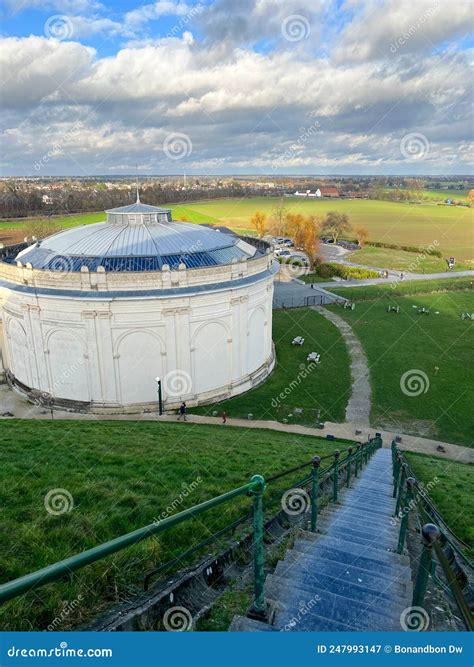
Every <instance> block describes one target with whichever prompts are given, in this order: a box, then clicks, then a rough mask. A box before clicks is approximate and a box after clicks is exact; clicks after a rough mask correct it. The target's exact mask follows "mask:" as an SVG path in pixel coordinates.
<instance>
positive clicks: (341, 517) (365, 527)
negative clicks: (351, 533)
mask: <svg viewBox="0 0 474 667" xmlns="http://www.w3.org/2000/svg"><path fill="white" fill-rule="evenodd" d="M392 518H393V517H387V519H385V520H384V521H381V522H380V523H377V525H375V524H374V523H370V522H368V521H360V520H359V521H356V522H354V521H353V520H350V519H349V517H348V515H345V514H344V513H342V512H340V513H332V512H322V514H320V515H319V516H318V520H317V524H316V525H319V526H326V527H329V526H338V525H339V526H345V527H347V528H351V529H352V530H357V531H358V532H360V531H362V532H363V533H364V534H366V535H367V536H368V537H372V535H373V536H378V535H380V536H382V535H388V536H390V537H393V536H394V535H395V534H396V533H397V530H395V531H394V525H393V522H392Z"/></svg>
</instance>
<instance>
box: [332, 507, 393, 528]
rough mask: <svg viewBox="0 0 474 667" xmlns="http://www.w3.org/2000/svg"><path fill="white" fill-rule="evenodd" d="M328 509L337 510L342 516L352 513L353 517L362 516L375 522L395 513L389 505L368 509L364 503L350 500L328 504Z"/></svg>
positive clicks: (333, 511)
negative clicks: (354, 502)
mask: <svg viewBox="0 0 474 667" xmlns="http://www.w3.org/2000/svg"><path fill="white" fill-rule="evenodd" d="M326 509H327V511H328V512H332V513H335V512H337V513H338V514H340V515H341V516H344V515H349V514H350V515H351V517H352V518H354V517H360V518H361V519H365V520H366V521H370V522H375V523H377V522H378V521H382V520H383V519H385V518H386V517H390V516H392V514H393V510H392V509H391V508H389V507H381V508H380V509H368V508H366V507H363V506H362V505H352V504H351V503H350V502H347V503H345V504H338V505H333V504H331V505H328V506H327V508H326Z"/></svg>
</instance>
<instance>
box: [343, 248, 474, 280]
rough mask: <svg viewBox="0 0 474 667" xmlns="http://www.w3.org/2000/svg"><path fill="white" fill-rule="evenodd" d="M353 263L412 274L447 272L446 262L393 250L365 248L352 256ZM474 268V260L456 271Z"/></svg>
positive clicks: (439, 258)
mask: <svg viewBox="0 0 474 667" xmlns="http://www.w3.org/2000/svg"><path fill="white" fill-rule="evenodd" d="M350 260H351V262H354V263H355V264H364V265H365V266H373V267H376V268H382V269H394V270H396V271H411V272H412V273H441V272H444V271H447V268H448V267H447V264H446V260H445V259H444V258H441V257H435V256H434V255H429V254H427V253H423V254H422V253H415V252H407V251H406V250H393V249H392V248H376V247H374V246H365V247H364V248H361V250H356V251H355V252H353V253H352V254H351V256H350ZM473 268H474V260H472V259H471V260H466V261H464V262H458V261H457V262H456V264H455V271H466V270H469V269H473Z"/></svg>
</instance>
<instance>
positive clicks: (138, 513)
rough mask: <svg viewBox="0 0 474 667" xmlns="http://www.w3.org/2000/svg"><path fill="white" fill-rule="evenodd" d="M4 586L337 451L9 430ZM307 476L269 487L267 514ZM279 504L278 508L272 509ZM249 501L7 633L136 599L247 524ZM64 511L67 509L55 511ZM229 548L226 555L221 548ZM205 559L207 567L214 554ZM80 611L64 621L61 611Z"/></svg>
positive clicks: (3, 622) (115, 562)
mask: <svg viewBox="0 0 474 667" xmlns="http://www.w3.org/2000/svg"><path fill="white" fill-rule="evenodd" d="M0 444H1V446H0V503H1V505H2V508H3V509H2V513H1V518H0V532H1V534H2V536H3V537H2V540H1V541H0V572H1V575H0V576H1V582H2V583H3V582H6V581H9V580H11V579H14V578H16V577H19V576H22V575H24V574H27V573H29V572H32V571H34V570H37V569H39V568H41V567H44V566H46V565H49V564H51V563H54V562H56V561H59V560H61V559H63V558H66V557H68V556H72V555H74V554H78V553H80V552H81V551H83V550H85V549H89V548H91V547H93V546H96V545H98V544H100V543H102V542H104V541H106V540H110V539H113V538H115V537H118V536H120V535H123V534H124V533H127V532H129V531H132V530H134V529H136V528H140V527H142V526H145V525H147V524H149V523H152V522H153V521H154V520H156V519H157V518H163V516H168V515H171V514H174V513H176V512H179V511H181V510H183V509H185V508H186V507H191V506H193V505H196V504H197V503H200V502H203V501H204V500H208V499H209V498H212V497H215V496H217V495H219V494H221V493H223V492H225V491H228V490H231V489H233V488H235V487H237V486H240V485H242V484H245V483H246V482H247V481H249V480H250V478H251V476H252V475H254V474H256V473H260V474H263V475H264V476H266V477H268V476H270V475H272V474H274V473H277V472H280V471H281V470H284V469H286V468H288V467H291V466H294V465H297V464H298V463H303V462H305V461H307V460H310V458H311V457H312V456H313V455H315V454H322V455H325V454H329V453H331V452H332V451H334V449H335V448H336V447H337V446H339V447H340V446H341V443H340V442H339V443H338V445H336V443H333V444H331V443H328V442H327V441H325V440H320V439H318V438H312V437H308V436H297V435H289V434H283V433H277V432H272V431H265V430H252V431H248V430H246V429H237V428H233V427H223V426H205V425H191V424H172V423H171V424H170V423H161V424H160V423H154V422H131V421H123V422H107V421H102V422H76V421H68V422H59V421H58V422H47V421H29V420H23V421H17V420H12V421H8V422H6V421H4V422H2V431H1V437H0ZM301 476H302V475H301V472H300V473H299V474H298V473H296V476H293V475H292V476H289V477H288V478H286V479H283V480H279V481H277V482H275V483H274V484H270V485H269V487H268V490H267V491H266V494H265V497H266V502H267V510H268V511H269V512H276V511H278V510H279V509H280V497H281V493H282V492H283V490H284V489H286V488H288V487H289V486H291V484H292V483H296V482H297V481H298V479H300V478H301ZM53 489H60V490H66V491H67V492H68V493H70V494H71V496H72V498H73V509H72V511H70V512H65V513H62V514H58V515H52V514H50V513H48V512H47V511H46V509H45V497H46V494H47V493H48V492H49V491H51V490H53ZM274 493H276V498H275V500H274V501H273V505H270V507H268V503H269V502H270V500H269V499H270V497H272V496H273V494H274ZM250 502H251V501H250V499H249V498H246V497H241V498H238V499H235V500H234V501H232V502H231V503H229V504H227V505H224V506H221V507H219V508H217V509H215V510H211V511H210V512H207V513H206V514H205V515H201V516H199V517H197V518H196V519H193V520H192V521H189V522H186V523H184V524H181V525H179V526H176V527H175V528H173V529H171V530H169V531H167V532H166V533H163V534H162V535H161V536H159V537H152V538H150V539H148V540H146V541H144V542H141V543H140V544H138V545H136V546H134V547H131V548H128V549H126V550H124V551H122V552H119V553H118V554H116V555H114V556H110V557H108V558H106V559H105V560H103V561H100V562H98V563H95V564H93V565H90V566H88V567H86V568H84V569H83V570H80V571H78V572H76V573H75V574H74V575H72V576H71V578H70V579H69V580H67V581H61V582H57V583H55V584H47V585H46V586H44V587H42V588H40V589H38V590H37V591H36V592H35V593H29V594H26V595H23V596H21V597H19V598H17V599H16V600H12V601H10V602H9V603H7V604H5V605H3V606H2V608H1V611H0V627H1V628H2V630H29V629H45V628H47V627H48V625H51V624H52V623H53V622H54V619H57V618H59V619H60V623H59V625H58V626H57V627H56V626H55V629H56V630H64V629H66V628H68V627H70V626H72V625H75V624H78V623H83V622H85V621H86V620H88V619H91V618H93V617H94V616H96V615H97V614H98V613H99V612H100V611H102V610H104V609H105V608H107V607H110V606H111V605H113V604H115V603H117V602H120V601H122V600H124V599H126V598H127V597H129V596H133V595H136V594H138V593H139V592H140V591H141V590H142V588H141V586H142V578H143V574H144V573H145V572H146V571H148V570H149V569H153V568H154V567H156V566H159V565H160V564H163V563H165V562H167V561H168V560H169V559H170V558H173V557H176V556H178V555H179V554H181V553H182V552H184V551H185V550H186V549H188V548H189V547H191V546H192V545H193V544H197V543H198V542H200V541H201V540H202V539H204V538H206V537H208V536H209V535H211V534H212V533H214V532H215V531H216V530H218V529H220V528H222V527H224V526H226V525H227V524H228V523H230V522H231V521H234V520H236V519H237V518H238V517H240V516H242V515H243V514H245V513H246V512H247V511H248V510H249V508H250ZM56 509H60V507H59V506H56ZM221 547H222V543H221ZM212 548H215V549H218V548H219V547H218V546H216V545H214V546H213V547H207V549H206V551H205V552H201V554H198V555H197V557H198V558H200V557H202V556H203V555H204V553H208V552H209V550H210V549H212ZM66 603H69V607H71V605H72V603H74V606H73V609H72V610H71V611H70V613H69V614H67V615H65V616H63V617H61V612H62V610H63V608H64V605H65V604H66Z"/></svg>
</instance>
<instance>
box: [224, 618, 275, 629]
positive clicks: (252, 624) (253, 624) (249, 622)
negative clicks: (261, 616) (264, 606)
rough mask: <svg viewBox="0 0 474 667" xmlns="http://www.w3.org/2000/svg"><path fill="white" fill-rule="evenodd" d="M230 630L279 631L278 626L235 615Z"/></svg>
mask: <svg viewBox="0 0 474 667" xmlns="http://www.w3.org/2000/svg"><path fill="white" fill-rule="evenodd" d="M228 632H277V628H275V627H274V626H272V625H268V624H267V623H262V622H261V621H256V620H254V619H253V618H247V617H246V616H234V618H233V619H232V623H231V624H230V626H229V629H228Z"/></svg>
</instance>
